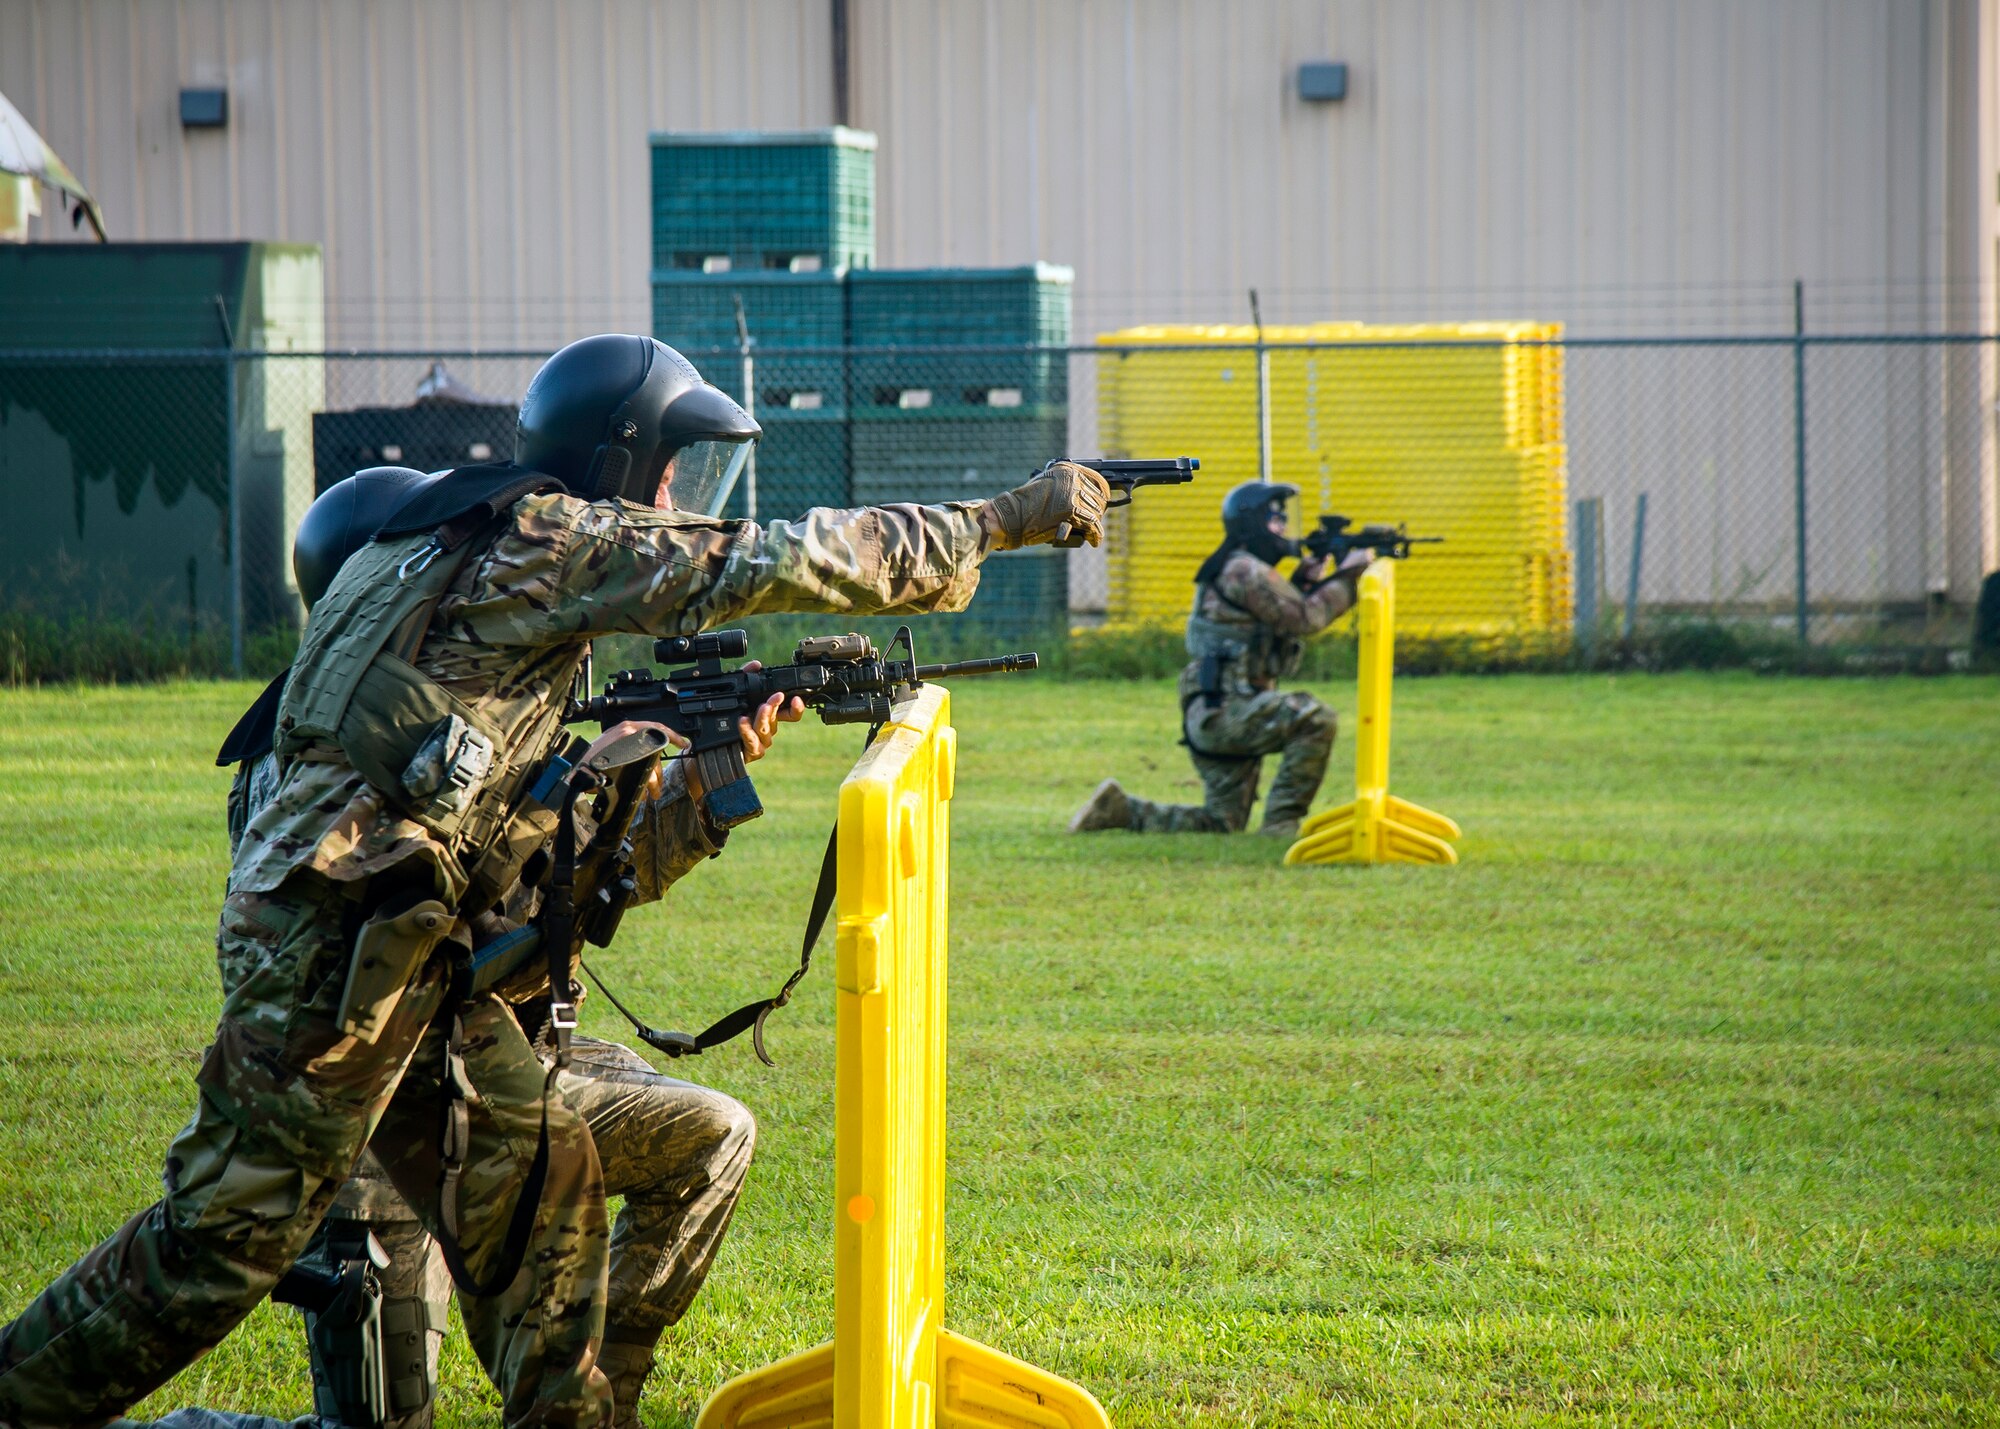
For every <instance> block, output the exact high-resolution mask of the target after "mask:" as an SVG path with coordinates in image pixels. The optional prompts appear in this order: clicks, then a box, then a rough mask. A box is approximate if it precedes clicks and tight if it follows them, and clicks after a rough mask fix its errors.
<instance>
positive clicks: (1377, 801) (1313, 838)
mask: <svg viewBox="0 0 2000 1429" xmlns="http://www.w3.org/2000/svg"><path fill="white" fill-rule="evenodd" d="M1356 594H1357V598H1356V604H1357V605H1358V606H1359V607H1360V612H1359V619H1358V621H1357V622H1356V623H1357V624H1358V626H1359V627H1360V631H1361V645H1360V649H1359V651H1358V652H1357V661H1356V663H1357V664H1358V666H1359V671H1358V676H1357V679H1356V681H1355V684H1356V686H1357V691H1358V701H1359V709H1358V711H1357V718H1356V725H1357V728H1356V729H1355V732H1354V802H1353V803H1351V804H1342V805H1341V806H1340V807H1339V808H1337V809H1328V810H1327V811H1326V812H1325V813H1321V814H1314V815H1313V816H1312V817H1310V818H1308V819H1307V820H1306V821H1305V822H1304V823H1302V824H1300V825H1299V837H1298V841H1297V842H1296V843H1294V844H1293V845H1292V846H1291V847H1290V848H1288V849H1286V850H1285V862H1286V863H1287V864H1290V865H1292V866H1294V867H1296V866H1298V865H1300V864H1312V863H1457V862H1458V850H1457V849H1455V848H1453V847H1452V843H1453V842H1454V841H1455V840H1456V839H1457V838H1458V837H1459V832H1458V825H1457V824H1455V823H1453V822H1452V821H1451V820H1450V819H1448V818H1446V817H1445V816H1444V815H1443V814H1440V813H1438V812H1436V811H1435V810H1432V809H1426V808H1425V807H1424V806H1423V805H1421V804H1412V803H1411V802H1410V801H1409V800H1407V799H1398V798H1397V797H1396V796H1395V795H1394V794H1391V793H1390V792H1389V687H1390V685H1391V683H1392V682H1393V681H1394V679H1395V673H1396V659H1395V648H1396V567H1395V563H1394V562H1392V561H1376V562H1375V563H1374V564H1373V565H1371V566H1369V567H1368V570H1367V573H1366V574H1364V575H1363V576H1362V577H1361V583H1360V588H1359V590H1358V591H1357V593H1356Z"/></svg>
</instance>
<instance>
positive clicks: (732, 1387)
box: [695, 1340, 833, 1429]
mask: <svg viewBox="0 0 2000 1429" xmlns="http://www.w3.org/2000/svg"><path fill="white" fill-rule="evenodd" d="M695 1424H696V1426H697V1429H833V1341H832V1340H828V1341H827V1342H826V1343H825V1344H823V1345H815V1346H814V1347H813V1348H812V1349H809V1350H800V1351H799V1352H798V1353H797V1354H795V1355H786V1356H785V1357H784V1358H783V1359H781V1360H778V1361H776V1362H774V1363H772V1364H767V1365H765V1366H763V1368H761V1369H753V1370H751V1371H750V1372H749V1373H748V1374H739V1375H738V1376H736V1378H734V1379H732V1380H730V1381H729V1383H727V1384H725V1385H723V1386H722V1388H720V1389H718V1390H716V1391H715V1393H714V1394H712V1395H710V1396H709V1400H708V1403H706V1404H704V1405H702V1407H701V1417H700V1418H698V1419H696V1420H695Z"/></svg>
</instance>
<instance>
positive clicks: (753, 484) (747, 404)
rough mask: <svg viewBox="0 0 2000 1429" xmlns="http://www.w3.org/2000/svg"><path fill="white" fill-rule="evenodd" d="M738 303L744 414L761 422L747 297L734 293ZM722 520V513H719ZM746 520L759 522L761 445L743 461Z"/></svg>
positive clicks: (738, 336) (717, 513)
mask: <svg viewBox="0 0 2000 1429" xmlns="http://www.w3.org/2000/svg"><path fill="white" fill-rule="evenodd" d="M730 297H731V298H732V299H734V300H735V303H736V342H737V351H739V352H741V353H742V354H743V410H744V412H745V413H746V414H747V415H748V416H749V418H750V420H751V421H753V422H754V421H756V420H757V380H756V379H757V371H756V362H755V360H754V359H753V358H752V357H751V356H750V323H749V320H748V319H747V318H746V317H745V316H744V314H743V295H742V294H741V293H731V294H730ZM715 514H716V515H717V516H720V515H721V514H722V512H721V511H720V510H717V511H716V513H715ZM743 516H744V519H746V520H749V521H755V520H756V519H757V444H756V443H755V442H752V443H750V454H749V455H748V456H747V457H745V458H744V459H743Z"/></svg>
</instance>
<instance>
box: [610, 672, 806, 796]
mask: <svg viewBox="0 0 2000 1429" xmlns="http://www.w3.org/2000/svg"><path fill="white" fill-rule="evenodd" d="M743 668H744V669H746V670H761V669H763V668H764V665H763V662H762V661H760V660H751V661H749V662H748V663H747V664H745V665H744V667H743ZM805 714H806V704H805V701H804V700H802V699H800V698H799V697H798V696H797V695H793V696H792V697H791V698H790V699H789V700H787V699H786V698H785V697H784V696H783V695H773V696H771V698H769V699H768V700H766V701H764V703H763V704H761V705H759V706H758V707H757V711H756V713H755V714H750V715H745V716H744V717H743V718H742V719H739V720H738V721H736V728H737V732H738V733H739V734H740V735H741V736H742V739H743V762H744V763H745V764H754V763H756V762H757V761H758V760H760V759H762V758H763V757H764V756H765V754H766V753H768V752H769V751H770V748H771V745H772V744H773V742H775V741H776V739H777V737H778V725H779V724H780V723H784V724H796V723H797V722H798V721H800V720H802V719H804V718H805ZM667 738H668V739H670V740H672V741H673V742H674V748H676V749H682V750H684V749H686V748H687V747H688V741H687V739H686V738H685V737H684V736H682V735H679V734H676V733H675V732H674V731H673V730H668V731H667ZM681 769H682V771H683V773H684V774H685V776H686V779H687V791H688V797H689V798H692V799H699V798H700V797H701V796H702V795H703V794H705V793H707V792H708V790H707V787H706V786H705V785H704V783H703V781H702V777H701V767H700V765H698V764H697V763H696V762H695V761H694V760H692V759H687V760H683V761H682V762H681ZM663 777H664V776H663V774H662V772H661V771H659V770H655V771H654V772H653V778H652V782H651V783H650V784H649V785H648V786H647V790H646V792H647V793H648V794H649V795H650V796H652V797H653V798H658V797H659V796H660V794H661V793H662V791H663V790H662V785H661V783H660V781H661V779H662V778H663Z"/></svg>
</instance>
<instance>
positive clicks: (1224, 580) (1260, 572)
mask: <svg viewBox="0 0 2000 1429" xmlns="http://www.w3.org/2000/svg"><path fill="white" fill-rule="evenodd" d="M1353 601H1354V592H1353V585H1352V583H1351V582H1350V581H1348V580H1346V579H1340V580H1330V581H1326V582H1325V583H1324V584H1321V585H1320V586H1319V587H1318V588H1317V589H1315V590H1310V591H1308V590H1306V589H1303V588H1301V587H1300V586H1297V585H1295V584H1293V583H1292V582H1291V581H1290V580H1288V579H1286V578H1285V577H1284V576H1281V575H1279V574H1278V572H1277V571H1276V570H1275V569H1274V568H1273V567H1271V566H1268V565H1266V564H1265V563H1264V562H1262V561H1260V560H1258V559H1257V558H1256V557H1255V556H1253V555H1251V554H1250V553H1249V552H1248V551H1238V552H1236V553H1235V554H1234V555H1232V556H1231V557H1230V558H1229V559H1228V560H1227V561H1225V562H1224V563H1223V566H1222V569H1221V570H1220V571H1219V572H1217V573H1216V577H1215V579H1214V580H1213V581H1211V582H1208V583H1206V584H1203V585H1198V586H1196V587H1195V596H1194V608H1193V609H1192V610H1191V611H1190V612H1189V613H1188V628H1187V646H1188V654H1189V655H1191V656H1193V657H1194V659H1193V660H1192V661H1191V662H1190V663H1189V664H1188V666H1187V668H1185V669H1184V670H1182V671H1181V681H1180V693H1181V705H1182V707H1183V708H1186V707H1187V706H1189V705H1190V704H1192V703H1193V701H1194V700H1195V699H1196V698H1197V696H1199V695H1200V693H1201V663H1202V660H1203V658H1204V657H1205V656H1208V655H1211V654H1216V655H1223V656H1226V657H1227V663H1226V664H1225V665H1224V667H1223V671H1222V691H1221V693H1222V694H1223V695H1224V697H1225V698H1226V697H1228V696H1232V695H1234V696H1246V695H1253V694H1256V693H1258V692H1259V691H1261V690H1268V689H1271V688H1273V687H1275V686H1276V684H1277V683H1278V681H1279V680H1280V679H1282V678H1284V677H1285V676H1287V675H1291V674H1293V673H1295V672H1296V671H1297V670H1298V667H1299V655H1300V651H1301V644H1300V642H1301V641H1302V640H1303V638H1304V637H1305V636H1308V635H1314V634H1317V633H1318V632H1320V631H1322V630H1324V629H1326V627H1327V626H1329V625H1331V624H1332V623H1333V622H1334V621H1335V620H1337V619H1338V618H1339V617H1340V616H1341V615H1342V614H1343V613H1345V612H1346V610H1347V608H1348V607H1349V606H1350V605H1352V604H1353Z"/></svg>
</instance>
